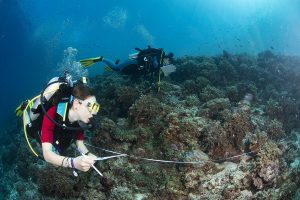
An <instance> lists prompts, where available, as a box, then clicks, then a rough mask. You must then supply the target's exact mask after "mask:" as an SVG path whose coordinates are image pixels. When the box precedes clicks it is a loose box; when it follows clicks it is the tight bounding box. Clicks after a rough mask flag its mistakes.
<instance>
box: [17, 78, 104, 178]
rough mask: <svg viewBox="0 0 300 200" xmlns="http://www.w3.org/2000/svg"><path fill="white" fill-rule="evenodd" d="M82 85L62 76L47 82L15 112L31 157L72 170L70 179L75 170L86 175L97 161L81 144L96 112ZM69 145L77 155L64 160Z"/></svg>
mask: <svg viewBox="0 0 300 200" xmlns="http://www.w3.org/2000/svg"><path fill="white" fill-rule="evenodd" d="M85 83H86V81H85V79H82V80H81V81H77V82H73V81H72V80H71V76H70V75H69V74H68V73H65V77H60V78H58V77H55V78H53V79H51V80H50V82H49V83H48V85H47V87H46V88H45V89H44V90H43V92H42V93H41V94H40V95H38V96H36V97H35V98H33V99H32V100H27V101H25V102H23V103H22V104H21V105H20V106H19V107H18V108H17V109H16V114H17V116H21V115H23V126H24V133H25V137H26V140H27V143H28V146H29V147H30V149H31V151H32V152H33V153H34V155H36V156H37V157H38V158H40V159H43V160H45V161H46V162H48V163H51V164H54V165H56V166H62V167H69V168H72V169H73V173H74V175H75V174H76V172H75V171H74V170H75V169H78V170H80V171H84V172H86V171H88V170H89V169H90V167H91V166H92V167H93V164H94V163H95V159H96V158H97V157H96V156H95V155H93V154H92V153H90V152H89V151H88V149H87V147H86V146H85V144H84V143H83V140H84V130H87V129H89V128H91V127H92V125H91V124H92V119H93V117H94V116H95V115H96V114H97V113H98V111H99V109H100V105H99V104H98V103H97V100H96V97H95V95H94V93H93V91H92V90H91V88H89V87H88V86H87V85H86V84H85ZM28 135H29V136H30V137H31V138H33V139H35V140H36V141H37V142H38V143H39V144H41V146H42V153H43V158H42V157H41V156H40V155H38V154H37V153H36V152H35V150H34V149H33V147H32V146H31V144H30V142H29V138H28ZM73 142H75V143H76V146H77V148H78V151H80V153H81V155H80V156H77V157H67V156H64V155H65V153H66V150H67V148H68V147H69V146H70V145H71V144H72V143H73ZM75 176H76V175H75Z"/></svg>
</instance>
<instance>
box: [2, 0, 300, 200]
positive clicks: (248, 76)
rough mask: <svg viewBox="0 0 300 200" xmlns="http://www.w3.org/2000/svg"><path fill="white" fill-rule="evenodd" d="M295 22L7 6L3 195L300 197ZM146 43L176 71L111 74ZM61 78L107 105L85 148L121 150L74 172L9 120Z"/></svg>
mask: <svg viewBox="0 0 300 200" xmlns="http://www.w3.org/2000/svg"><path fill="white" fill-rule="evenodd" d="M299 22H300V1H297V0H285V1H283V0H226V1H225V0H202V1H199V0H186V1H182V0H181V1H180V0H152V1H138V0H131V1H129V0H128V1H120V0H111V1H98V0H89V1H82V0H64V1H58V0H40V1H34V0H0V67H1V70H2V73H1V75H2V76H1V79H0V83H1V85H2V89H1V91H2V96H1V98H0V102H1V103H0V113H1V117H0V127H1V131H0V145H1V149H2V150H1V151H0V157H1V162H0V176H1V179H0V180H1V181H0V199H49V200H50V199H111V200H114V199H190V200H196V199H300V190H299V188H300V187H299V186H300V178H299V175H300V155H299V150H300V145H299V144H300V129H299V128H300V121H299V114H300V113H299V109H300V86H298V85H299V83H300V26H299ZM148 45H150V46H151V47H152V48H163V50H164V52H165V53H166V54H164V55H165V56H166V57H167V56H169V55H171V54H168V53H169V52H172V53H173V54H174V57H170V62H172V63H171V64H172V66H173V68H172V69H175V68H176V71H169V73H170V74H167V73H166V71H164V73H165V74H164V76H163V75H162V76H160V74H161V71H159V81H157V82H156V77H155V78H154V79H153V77H152V79H151V78H150V79H149V77H148V78H146V76H141V77H138V78H137V77H136V76H134V75H132V74H131V75H128V74H125V75H124V74H122V73H121V71H122V70H121V71H114V70H112V68H108V66H107V63H106V61H105V60H108V59H110V60H113V61H114V63H115V64H118V62H120V63H122V62H123V61H125V60H126V59H128V56H129V55H130V54H133V53H135V52H137V50H135V48H140V49H146V48H147V47H148ZM100 56H101V57H100ZM98 57H99V58H98ZM88 58H98V60H97V62H96V61H95V63H92V65H91V66H88V67H84V66H83V65H84V64H83V63H84V62H81V63H80V62H79V61H80V60H83V59H88ZM160 58H161V60H162V59H163V57H160ZM103 59H104V60H103ZM88 61H90V60H89V59H88ZM160 67H161V66H160ZM108 69H110V70H108ZM66 70H67V71H68V72H69V74H70V75H72V77H73V79H74V80H75V79H76V80H77V79H79V78H81V77H82V76H87V77H88V78H89V84H90V86H91V87H92V88H93V89H94V91H95V97H96V99H97V102H98V103H99V104H100V110H99V112H98V114H97V115H96V116H95V117H94V121H95V124H96V125H95V127H94V129H93V130H92V131H87V132H85V135H84V136H85V142H86V143H85V144H86V146H87V148H88V150H89V151H90V152H92V153H93V154H94V155H96V156H97V157H106V156H115V155H118V157H113V158H111V159H107V160H100V161H97V162H95V164H94V166H93V167H91V168H90V170H89V171H88V172H83V171H80V170H77V173H78V177H74V176H73V171H72V170H71V169H70V168H74V167H72V165H71V164H70V166H71V167H70V168H64V167H60V166H59V167H55V166H54V165H52V164H49V163H48V162H45V161H42V160H39V159H37V158H36V157H35V156H34V155H33V154H32V152H31V151H30V148H29V147H28V144H27V140H26V137H25V135H26V134H24V131H23V124H22V121H21V119H20V118H18V117H16V116H15V113H14V111H15V109H16V108H17V107H18V105H19V104H20V102H22V101H24V100H27V99H31V98H33V97H34V96H36V95H38V94H40V93H41V91H42V89H43V88H44V87H45V86H46V84H47V83H48V82H49V80H50V79H52V78H53V77H58V76H60V77H61V76H63V75H64V72H65V71H66ZM154 74H155V73H154ZM152 75H153V74H152ZM154 80H155V81H154ZM158 83H159V84H158ZM156 87H157V88H156ZM80 103H81V102H80ZM93 105H96V106H97V105H98V104H93ZM97 108H98V107H97ZM89 111H90V110H89ZM28 142H29V143H31V142H32V139H31V138H28ZM33 143H34V142H33ZM33 148H34V149H40V150H41V146H40V145H39V144H35V145H33ZM70 149H71V150H69V152H67V153H68V156H69V157H70V158H73V157H74V158H76V156H78V152H77V151H76V150H75V154H76V155H74V151H73V150H72V149H74V148H73V146H71V147H70ZM75 149H76V148H75ZM103 149H106V150H110V151H113V152H105V151H103ZM118 153H119V154H118ZM71 160H72V159H70V163H71ZM67 162H68V159H67ZM63 163H64V160H63V161H62V165H63ZM75 164H76V163H75ZM75 168H76V167H75ZM96 170H99V172H97V171H96ZM99 173H101V174H102V175H103V176H100V175H99Z"/></svg>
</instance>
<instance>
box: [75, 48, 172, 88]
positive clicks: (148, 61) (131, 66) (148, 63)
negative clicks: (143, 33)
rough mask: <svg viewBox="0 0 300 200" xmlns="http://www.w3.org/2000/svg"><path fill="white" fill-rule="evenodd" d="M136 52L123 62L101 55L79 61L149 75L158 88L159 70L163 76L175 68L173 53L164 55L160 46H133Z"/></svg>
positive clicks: (129, 72) (135, 75) (133, 73)
mask: <svg viewBox="0 0 300 200" xmlns="http://www.w3.org/2000/svg"><path fill="white" fill-rule="evenodd" d="M135 50H137V51H138V52H137V53H134V54H130V55H129V58H128V59H127V60H125V61H124V62H121V63H120V62H119V60H117V61H115V62H114V61H112V60H110V59H107V58H104V57H102V56H100V57H96V58H89V59H84V60H81V61H80V63H81V65H83V66H84V67H89V66H91V65H93V64H95V63H97V62H101V61H102V62H104V63H105V64H106V65H107V66H106V67H105V70H106V71H111V70H113V71H119V72H121V73H122V74H125V75H131V76H132V77H141V76H144V77H146V76H150V77H151V78H152V79H156V83H157V87H158V89H159V85H160V76H161V71H162V72H163V73H164V75H165V76H167V75H169V74H170V73H171V72H174V71H175V70H176V67H175V66H174V65H171V63H172V62H173V57H174V54H173V53H172V52H170V53H169V54H167V55H166V53H165V52H164V50H163V49H162V48H159V49H156V48H151V47H150V46H148V48H147V49H143V50H142V49H139V48H135Z"/></svg>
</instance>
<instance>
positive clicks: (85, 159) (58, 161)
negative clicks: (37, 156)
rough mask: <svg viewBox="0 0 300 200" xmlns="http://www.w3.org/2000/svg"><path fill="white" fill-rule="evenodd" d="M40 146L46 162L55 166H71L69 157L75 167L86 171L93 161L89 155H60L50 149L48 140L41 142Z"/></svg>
mask: <svg viewBox="0 0 300 200" xmlns="http://www.w3.org/2000/svg"><path fill="white" fill-rule="evenodd" d="M42 148H43V155H44V158H45V160H46V162H48V163H51V164H53V165H56V166H62V167H69V168H72V165H71V159H73V162H74V166H75V168H76V169H78V170H80V171H84V172H86V171H88V170H89V169H90V168H91V166H92V165H93V164H94V163H95V161H94V160H93V158H91V157H90V156H78V157H76V158H69V157H65V156H60V155H58V154H56V153H54V152H53V151H52V144H51V143H48V142H44V143H42Z"/></svg>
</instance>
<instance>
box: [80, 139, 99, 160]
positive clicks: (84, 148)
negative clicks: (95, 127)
mask: <svg viewBox="0 0 300 200" xmlns="http://www.w3.org/2000/svg"><path fill="white" fill-rule="evenodd" d="M76 146H77V148H78V149H80V151H81V152H82V153H83V154H86V153H88V154H87V156H89V157H91V158H97V156H95V155H94V154H92V153H91V152H89V150H88V149H87V148H86V146H85V144H84V143H83V140H76Z"/></svg>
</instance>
